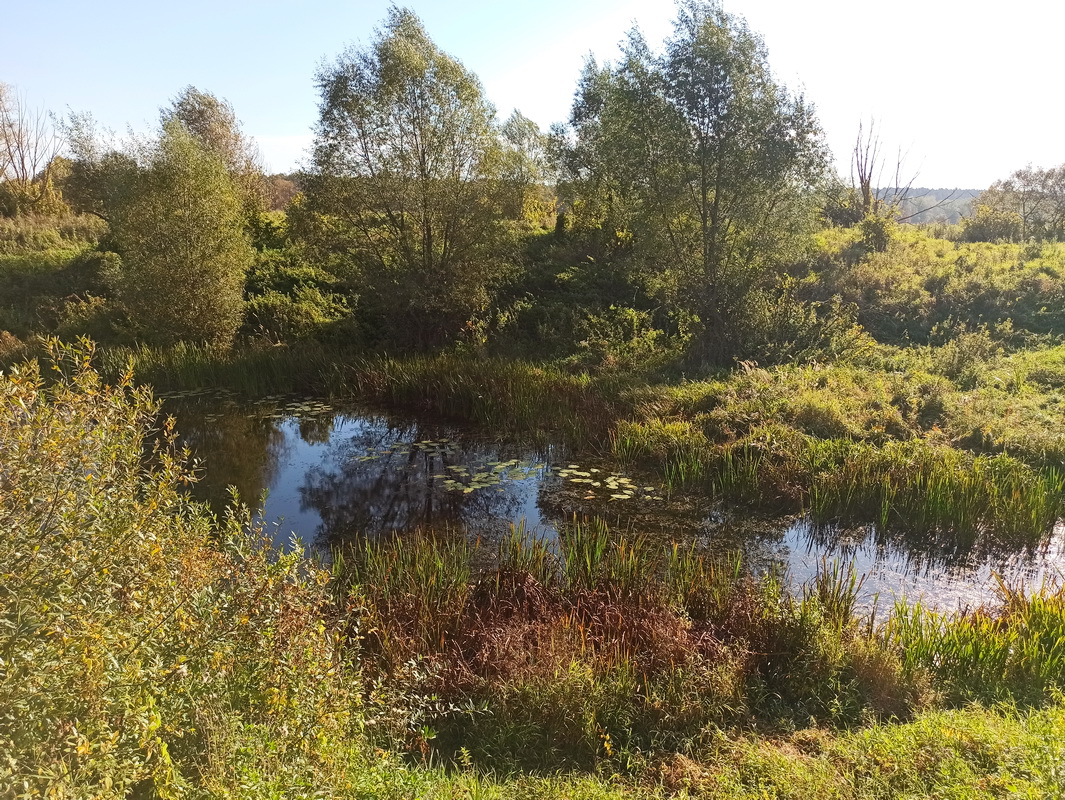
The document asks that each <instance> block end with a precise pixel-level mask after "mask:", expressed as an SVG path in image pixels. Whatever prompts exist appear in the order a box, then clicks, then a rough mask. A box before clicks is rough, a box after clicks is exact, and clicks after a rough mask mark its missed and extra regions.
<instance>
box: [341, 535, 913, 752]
mask: <svg viewBox="0 0 1065 800" xmlns="http://www.w3.org/2000/svg"><path fill="white" fill-rule="evenodd" d="M334 578H335V585H336V586H337V587H338V590H339V594H338V599H340V600H341V602H342V606H343V608H344V609H345V615H346V619H347V620H348V621H349V626H350V631H351V633H352V636H353V637H358V639H359V641H361V642H362V643H363V649H362V651H361V658H362V659H363V669H364V671H365V670H368V671H369V672H368V673H367V674H371V675H374V676H376V678H375V679H376V680H377V681H379V683H380V685H382V686H391V687H392V689H391V690H390V692H387V693H386V694H387V696H388V697H389V698H391V699H390V700H389V702H390V703H392V704H393V706H394V705H395V702H396V701H395V699H394V698H395V697H396V696H397V694H399V695H402V696H409V695H411V694H415V695H417V696H420V697H434V698H436V701H435V702H436V703H437V706H436V708H437V709H438V713H434V714H431V715H429V716H428V717H426V716H425V715H421V716H419V717H417V722H418V725H417V727H416V728H415V729H414V733H413V734H411V731H408V732H407V736H408V738H407V739H406V742H407V744H408V745H409V744H410V742H411V738H410V737H413V739H414V740H416V741H419V746H422V745H426V744H427V743H426V741H424V737H425V735H426V732H427V731H430V729H431V732H432V734H433V736H434V737H438V738H436V739H434V741H433V742H432V746H433V747H434V748H440V749H441V750H442V751H444V752H448V751H451V752H453V751H454V750H455V749H457V748H460V747H466V748H468V749H469V750H470V751H471V752H474V753H477V754H479V755H480V756H482V757H484V758H486V759H488V760H489V761H491V762H492V763H495V764H497V765H504V764H508V765H510V766H513V765H514V764H515V763H516V762H522V763H524V762H523V759H524V758H525V757H526V756H527V755H529V753H530V751H531V752H532V753H533V754H535V755H536V757H537V758H539V759H543V758H545V754H553V755H552V756H551V758H554V759H556V760H555V761H550V759H549V760H548V761H545V762H542V763H540V764H539V765H540V766H547V765H548V764H552V765H554V766H556V767H557V766H558V765H559V764H563V763H569V764H575V763H580V764H584V765H587V764H589V763H593V762H594V761H595V760H596V759H597V758H599V757H602V756H603V755H604V753H607V751H610V752H614V753H620V752H628V753H630V754H631V753H633V752H635V751H637V750H641V749H643V750H646V749H647V748H657V747H661V746H663V745H664V744H665V743H667V742H668V743H671V744H670V745H669V746H674V745H677V746H679V743H680V742H682V741H686V740H688V739H690V737H692V736H696V735H698V732H699V731H700V730H703V729H705V728H706V726H707V725H710V724H726V723H727V722H729V721H735V720H736V719H737V718H743V717H745V716H747V715H751V714H754V715H757V716H763V717H765V718H767V719H781V718H789V719H800V720H803V721H806V720H807V719H808V718H809V717H811V716H813V717H815V718H819V719H825V720H836V721H857V720H859V719H862V718H863V715H869V714H872V715H876V714H886V715H893V714H894V715H902V716H905V715H907V714H909V713H910V712H911V711H912V710H913V709H914V708H915V707H917V705H918V704H919V702H920V696H921V695H920V692H919V691H917V690H916V689H914V686H913V685H912V684H911V683H907V682H905V681H903V680H902V675H903V672H902V669H901V667H900V666H899V663H898V659H897V657H896V656H895V655H894V654H893V653H892V652H890V651H889V650H888V649H886V648H885V646H884V644H883V642H882V641H881V640H880V639H878V638H877V637H876V636H875V635H874V630H873V626H872V624H871V623H866V624H864V625H862V624H859V620H858V618H857V616H856V613H855V609H856V608H857V600H858V596H859V593H860V592H861V581H860V580H859V579H858V578H857V577H856V576H855V575H854V574H853V571H851V570H849V569H848V568H846V567H841V566H838V565H825V567H824V569H822V571H821V573H820V574H819V575H818V577H817V579H816V580H815V581H814V583H812V584H811V586H810V587H808V588H807V591H805V592H799V593H792V592H789V591H788V590H787V587H786V586H785V585H784V584H783V583H782V582H781V580H780V579H779V577H778V576H775V575H766V576H761V577H758V576H754V575H752V574H750V573H749V572H748V571H747V569H746V568H745V567H744V565H743V562H742V560H741V559H740V557H739V556H738V555H731V556H722V557H710V556H707V555H704V554H703V553H701V552H700V550H699V549H698V548H697V547H695V546H684V545H680V544H676V543H674V544H672V545H667V546H663V545H662V544H661V543H656V542H654V541H653V540H651V539H649V538H646V537H642V536H639V535H623V534H618V533H617V532H615V531H612V530H610V529H609V528H608V527H607V526H606V525H605V524H604V523H602V522H601V521H598V520H592V521H574V522H573V523H572V524H571V525H569V526H567V527H566V528H565V530H563V531H562V532H561V533H560V535H559V538H558V540H557V541H553V542H545V541H543V540H539V539H536V538H533V537H530V536H529V535H527V534H526V532H525V531H523V530H522V529H521V528H517V529H513V530H512V531H511V532H510V533H509V535H507V536H504V537H503V538H502V540H501V541H499V542H498V543H494V544H488V543H485V542H481V541H475V542H471V541H467V540H466V539H464V538H463V537H462V536H461V535H459V536H458V538H456V534H454V533H452V534H451V535H449V536H448V535H439V536H437V535H432V534H421V535H417V536H414V537H411V538H406V539H401V538H396V539H392V540H387V541H363V542H361V543H359V544H357V545H353V546H352V547H350V548H349V549H348V550H346V551H345V552H342V553H339V554H338V556H337V558H336V560H335V562H334ZM344 587H347V588H346V589H344ZM411 665H419V666H418V668H417V670H415V673H416V675H415V673H412V671H411V669H412V668H411ZM412 676H413V677H412ZM477 709H480V710H479V711H478V710H477ZM419 737H422V739H419ZM516 738H521V739H522V741H524V742H525V745H524V746H523V745H522V744H520V743H519V742H518V741H516ZM560 747H561V749H559V748H560ZM499 759H502V761H500V760H499Z"/></svg>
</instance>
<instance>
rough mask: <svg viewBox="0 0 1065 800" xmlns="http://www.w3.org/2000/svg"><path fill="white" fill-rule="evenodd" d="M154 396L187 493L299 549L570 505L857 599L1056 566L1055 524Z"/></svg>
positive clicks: (1037, 573)
mask: <svg viewBox="0 0 1065 800" xmlns="http://www.w3.org/2000/svg"><path fill="white" fill-rule="evenodd" d="M164 410H166V411H167V412H169V413H173V414H174V415H175V416H176V417H177V419H178V429H179V431H180V432H181V434H182V436H183V438H184V440H185V441H186V442H187V443H188V444H189V446H190V448H191V449H192V451H193V453H194V455H195V456H196V457H197V458H198V459H199V460H200V461H201V464H202V479H201V481H200V482H199V483H198V484H197V486H196V489H195V491H196V493H197V494H198V496H200V497H201V498H203V499H205V500H208V501H210V502H212V503H215V504H219V505H220V504H222V503H224V502H225V501H226V500H227V499H228V497H229V494H228V487H229V486H230V485H232V486H235V487H236V489H237V491H238V493H239V495H240V497H241V499H242V500H244V501H245V502H249V503H252V504H256V503H258V501H259V499H260V498H261V497H263V496H264V495H265V502H264V503H263V512H262V513H263V516H264V518H265V519H266V520H267V521H268V522H269V523H270V525H271V531H272V534H273V537H274V540H275V543H276V544H278V545H279V546H282V547H284V546H288V545H289V544H290V543H291V541H292V539H293V538H294V537H298V538H299V539H300V540H302V542H303V543H304V544H306V545H308V546H311V547H317V548H321V549H322V550H327V549H328V548H329V546H330V545H333V544H336V543H339V542H342V541H344V540H345V539H346V538H349V537H356V536H371V537H375V536H382V535H386V534H391V533H393V532H401V533H402V532H406V531H412V530H415V529H418V528H428V527H432V528H433V529H435V530H442V529H452V530H454V532H455V535H456V536H460V535H472V536H481V537H482V538H487V539H491V538H492V537H496V536H499V535H501V534H502V533H504V532H506V531H507V530H508V529H509V525H510V524H512V523H513V524H518V523H521V524H524V525H525V528H526V529H527V530H528V531H530V532H531V533H532V534H534V535H538V536H541V537H546V538H549V539H550V538H552V537H555V536H557V535H558V531H559V529H560V527H562V526H564V525H565V523H566V522H567V521H568V520H571V519H573V518H574V516H576V517H578V518H580V517H586V516H600V517H603V518H605V519H606V520H607V521H609V522H610V523H611V525H613V526H615V527H616V528H618V529H622V530H631V531H635V532H640V533H645V534H648V535H652V536H654V537H656V538H661V539H662V540H663V541H664V542H666V541H670V540H676V541H682V542H685V543H690V542H695V543H696V544H697V545H698V546H699V547H701V548H704V549H706V550H707V551H708V552H725V551H729V552H733V551H740V552H742V553H743V554H744V556H745V558H746V560H747V562H748V563H749V564H750V565H752V566H753V568H754V569H756V570H759V571H763V570H769V569H777V570H786V573H787V575H788V576H789V577H790V579H791V580H792V582H793V583H794V584H796V585H798V584H802V583H804V582H805V581H808V580H809V579H810V578H812V577H813V575H814V574H816V572H817V570H818V568H819V567H820V566H821V565H822V563H824V562H826V561H831V560H838V561H841V562H844V563H853V564H854V565H855V568H856V570H857V571H858V572H859V574H863V575H866V576H867V577H866V580H865V584H864V587H863V592H864V594H865V604H866V605H868V604H869V603H871V601H872V597H873V596H874V595H879V596H880V599H879V603H880V605H881V607H883V605H884V604H885V603H890V602H891V601H892V598H894V597H905V598H907V599H908V600H911V601H912V600H918V599H920V600H922V601H923V602H925V603H928V604H932V605H936V606H939V607H941V608H958V607H964V606H975V605H978V604H979V603H981V602H984V601H986V600H988V599H989V598H990V597H991V593H992V589H993V588H994V586H995V585H996V578H995V576H996V575H1000V576H1002V577H1003V578H1004V579H1005V580H1007V581H1009V582H1011V583H1013V584H1016V583H1017V582H1019V581H1024V582H1026V583H1028V584H1029V585H1033V584H1035V585H1038V583H1039V582H1040V581H1042V580H1051V579H1054V578H1056V577H1061V576H1062V574H1063V572H1065V530H1063V528H1062V527H1061V526H1059V527H1058V528H1057V529H1056V530H1055V531H1054V533H1053V534H1052V535H1050V536H1048V537H1047V538H1046V540H1045V541H1044V542H1042V543H1040V544H1039V546H1037V547H1034V548H1027V549H1016V548H1011V547H1010V546H1008V545H1007V544H1005V543H1002V542H998V541H995V540H994V539H993V538H991V537H986V536H978V537H975V538H972V539H959V538H958V537H956V536H952V535H945V534H936V533H930V534H925V535H913V534H908V535H903V534H900V533H898V532H891V531H878V530H876V529H875V527H873V526H865V527H861V528H857V529H840V528H837V527H831V526H829V527H826V526H816V525H813V524H812V523H810V521H809V520H807V519H804V518H801V517H800V518H794V517H790V518H779V517H778V518H771V517H765V516H760V515H758V514H754V513H752V512H750V511H749V510H744V509H737V508H731V509H729V508H722V507H721V506H718V505H715V504H713V503H711V502H710V501H708V500H706V499H705V498H698V497H693V496H690V495H682V496H678V495H670V493H669V492H668V491H667V490H666V488H665V487H664V486H662V485H661V484H660V483H659V482H656V481H655V480H653V479H648V478H647V477H646V476H639V475H636V474H631V473H626V472H625V471H623V470H618V469H617V468H615V467H614V466H612V465H611V464H609V463H608V462H605V461H597V460H595V459H589V458H587V457H584V458H578V457H577V456H574V455H573V454H570V453H567V452H566V451H565V450H564V449H563V448H562V447H559V446H551V445H548V446H539V447H535V446H529V445H527V444H525V445H523V444H521V443H516V442H507V441H501V440H499V439H496V438H492V437H490V436H487V435H485V434H483V433H477V432H474V431H472V430H470V429H469V428H463V427H460V426H454V425H447V424H442V423H439V422H432V421H425V420H416V419H412V418H409V417H402V416H395V415H386V414H382V413H375V412H370V411H366V410H356V409H347V408H346V409H337V408H334V407H332V406H330V405H328V404H326V403H323V402H321V401H308V400H291V399H285V398H264V399H262V400H260V401H257V402H254V403H249V402H247V401H242V400H239V399H238V398H236V397H235V396H231V395H225V394H219V393H213V392H212V393H186V394H183V395H171V396H169V397H168V398H167V399H166V402H165V407H164Z"/></svg>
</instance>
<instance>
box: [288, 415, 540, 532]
mask: <svg viewBox="0 0 1065 800" xmlns="http://www.w3.org/2000/svg"><path fill="white" fill-rule="evenodd" d="M441 435H447V434H445V433H443V432H441V431H439V430H429V429H426V428H424V427H422V426H419V425H408V426H393V425H390V424H388V423H387V422H384V421H381V420H376V421H373V422H371V423H369V424H366V425H365V426H364V427H362V429H361V430H359V432H358V433H356V434H355V435H354V436H352V438H351V439H349V440H348V441H346V442H344V443H343V444H342V445H339V446H337V447H336V448H335V449H334V453H333V455H334V459H333V464H334V466H333V467H331V468H330V467H325V466H322V467H315V468H313V469H311V470H309V471H308V472H307V474H306V477H305V478H304V484H303V486H301V487H300V495H301V506H302V508H303V509H304V510H308V509H313V510H314V511H316V512H317V513H318V514H319V516H321V518H322V527H321V529H320V530H319V532H318V535H319V538H321V537H329V538H337V537H343V536H351V535H363V534H365V535H371V536H372V535H377V534H380V533H384V532H390V531H396V530H407V529H411V528H416V527H423V526H427V527H432V526H437V527H445V526H447V525H463V526H466V527H469V528H473V529H476V528H478V527H481V526H484V525H486V524H491V523H493V522H496V521H499V520H509V519H513V518H514V517H516V516H518V512H519V509H520V506H521V504H522V499H521V495H520V490H519V491H515V490H514V487H513V485H512V484H504V485H502V486H499V487H487V488H483V489H477V490H475V491H473V492H469V493H463V492H460V491H453V490H447V489H445V488H444V486H443V480H442V479H440V478H438V477H435V476H437V475H441V474H445V473H446V472H447V468H448V467H449V466H456V465H461V466H466V467H468V468H469V469H471V470H472V471H476V469H478V468H480V467H481V466H483V465H484V464H485V463H486V462H488V461H491V460H499V459H501V458H503V457H504V456H503V454H502V453H501V452H500V449H499V448H496V447H489V446H485V445H476V444H469V445H466V446H462V447H454V448H451V449H449V450H447V451H443V452H441V451H438V450H434V449H432V448H429V449H427V450H423V449H419V448H416V447H415V448H408V447H406V446H405V445H406V444H408V443H410V442H418V441H425V440H429V439H433V440H435V439H436V438H438V437H439V436H441ZM397 446H398V450H397V452H392V453H383V454H381V455H379V456H377V457H376V458H373V459H371V460H360V457H362V456H365V455H366V454H368V453H371V452H373V451H374V450H381V449H385V450H388V449H390V448H393V447H397ZM498 489H503V491H498Z"/></svg>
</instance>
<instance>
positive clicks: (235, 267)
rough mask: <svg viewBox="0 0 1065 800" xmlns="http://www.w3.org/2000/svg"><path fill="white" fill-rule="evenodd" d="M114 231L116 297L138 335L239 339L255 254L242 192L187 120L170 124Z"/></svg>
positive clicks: (169, 338)
mask: <svg viewBox="0 0 1065 800" xmlns="http://www.w3.org/2000/svg"><path fill="white" fill-rule="evenodd" d="M111 230H112V235H113V237H114V241H115V244H116V247H117V248H118V250H119V252H120V253H121V255H122V264H123V267H122V272H121V274H120V276H119V285H118V295H119V298H120V300H121V301H122V303H123V305H124V306H125V308H126V311H127V313H128V314H129V316H130V319H131V321H132V322H133V324H134V325H135V326H136V328H137V331H138V334H139V335H140V336H142V337H143V338H144V339H146V340H152V341H157V342H162V343H169V342H174V341H177V340H187V341H190V342H196V341H200V342H203V341H206V342H212V343H218V344H223V345H224V344H228V343H229V342H231V341H232V339H233V335H234V334H235V333H236V331H237V328H238V327H239V326H240V322H241V317H242V315H243V308H242V302H241V301H242V294H243V286H244V276H245V273H246V272H247V270H248V268H249V267H250V265H251V259H252V250H251V247H250V245H249V244H248V242H247V239H246V238H245V236H244V232H243V225H242V218H241V199H240V195H239V193H238V192H237V191H236V189H235V187H234V184H233V182H232V179H231V178H230V176H229V174H228V173H227V171H226V169H225V166H224V165H223V163H222V162H221V161H220V160H219V159H218V158H217V157H216V156H214V155H212V154H211V153H209V152H208V151H206V150H204V149H203V148H202V146H201V145H199V144H198V143H197V142H196V140H195V139H193V138H192V137H191V136H190V135H189V134H188V133H187V132H186V131H185V130H184V128H182V127H181V126H180V125H175V124H171V123H168V124H167V125H165V126H164V128H163V131H162V134H161V136H160V138H159V141H158V142H157V143H156V144H155V145H154V147H153V148H152V150H151V152H150V154H149V155H148V158H147V163H146V164H145V166H144V168H143V169H142V170H139V171H138V172H137V176H136V179H135V182H134V185H133V188H132V190H131V193H130V195H129V197H128V198H127V199H126V201H125V202H123V203H121V204H120V205H119V206H118V208H117V209H116V210H115V212H114V217H113V219H112V220H111Z"/></svg>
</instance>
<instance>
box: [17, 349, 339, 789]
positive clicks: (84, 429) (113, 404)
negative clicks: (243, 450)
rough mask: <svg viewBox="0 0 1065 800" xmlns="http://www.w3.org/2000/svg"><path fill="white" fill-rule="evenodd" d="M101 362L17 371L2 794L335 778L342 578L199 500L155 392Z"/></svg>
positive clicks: (73, 358) (243, 519) (84, 359)
mask: <svg viewBox="0 0 1065 800" xmlns="http://www.w3.org/2000/svg"><path fill="white" fill-rule="evenodd" d="M90 356H91V350H90V349H89V348H88V347H87V346H73V347H67V346H62V345H59V344H57V343H52V345H51V359H52V364H51V368H50V370H46V372H48V373H49V374H48V376H47V379H46V377H45V376H44V375H42V371H41V368H40V367H39V366H38V364H37V362H30V363H28V364H25V365H22V366H20V367H18V368H16V369H12V370H10V371H9V372H8V373H6V374H0V520H2V524H3V530H4V533H5V535H4V536H3V537H0V753H2V754H3V758H0V796H4V797H28V796H35V797H36V796H43V795H45V794H47V795H48V796H61V797H62V796H129V795H130V794H131V793H132V794H135V795H137V796H158V797H170V796H178V795H187V794H188V793H189V790H192V791H193V792H194V793H195V792H196V790H200V791H205V792H207V793H222V794H225V793H227V792H232V791H234V790H238V789H237V787H238V786H241V785H243V786H244V787H245V788H247V785H248V784H247V781H248V780H249V779H254V776H255V775H259V776H272V777H271V778H270V781H271V782H273V783H274V784H276V783H277V782H278V781H279V780H280V782H281V783H284V784H285V785H286V787H287V788H286V791H296V786H295V785H294V784H301V783H302V784H303V785H304V786H307V785H316V784H320V783H321V782H322V776H321V774H320V769H319V767H320V765H321V764H322V763H324V762H323V761H322V757H321V754H322V753H326V752H330V751H331V750H332V749H335V745H333V744H330V742H334V743H337V742H343V741H348V742H350V741H352V740H351V739H350V738H349V737H348V736H347V729H348V727H349V724H350V721H349V720H348V719H347V716H346V714H347V712H346V710H345V709H348V708H350V707H351V705H352V704H351V703H349V702H348V699H349V697H350V693H351V691H352V687H354V685H355V682H354V681H353V680H351V676H350V675H345V674H344V670H343V668H342V666H341V663H340V661H339V660H338V659H337V658H336V653H337V642H336V641H335V640H334V639H333V638H331V636H330V635H329V634H328V633H327V631H326V628H325V626H324V624H323V622H322V618H321V615H320V613H319V611H318V610H319V609H320V608H322V607H323V603H325V602H326V598H327V595H326V592H327V583H326V577H325V575H324V574H323V573H322V572H320V571H319V570H317V569H316V568H314V567H312V566H309V565H308V564H307V562H306V561H303V560H302V556H300V555H299V554H293V555H291V556H283V557H278V556H277V555H276V554H273V553H271V551H270V550H269V548H268V546H267V545H266V544H265V538H264V537H262V536H259V535H256V530H257V529H256V526H254V525H253V524H251V520H250V518H249V516H248V515H247V513H240V512H235V511H234V512H231V513H230V514H229V516H228V518H227V519H226V520H224V521H223V522H221V523H219V522H217V521H216V520H214V519H213V518H212V517H210V516H209V515H208V514H207V513H206V512H205V511H204V510H203V509H201V508H200V507H198V506H196V505H194V504H192V503H191V502H190V501H189V500H188V499H187V497H186V495H185V493H183V492H182V491H181V487H182V485H183V484H184V483H186V482H187V481H189V480H190V476H189V474H188V472H186V471H185V469H184V466H183V457H182V454H181V453H179V452H177V451H176V450H175V448H174V446H173V439H172V437H171V436H170V435H169V431H168V429H167V428H166V427H165V426H164V428H163V429H162V430H155V429H153V424H154V420H155V419H156V412H157V408H156V406H155V404H154V403H153V401H152V399H151V397H150V395H149V394H148V392H147V391H146V390H144V389H136V388H134V387H133V386H132V384H131V380H130V376H129V375H128V374H127V375H126V376H124V377H123V378H122V379H121V380H119V381H118V382H117V383H116V385H114V386H108V385H105V384H104V383H103V381H102V380H101V378H100V376H99V375H98V374H97V373H96V372H95V371H94V370H93V369H92V368H91V367H90V363H89V362H90ZM153 441H154V442H155V443H154V444H153ZM259 533H261V531H259ZM281 764H284V767H283V768H281ZM249 776H251V777H249ZM282 778H283V780H282ZM255 780H257V779H255ZM279 788H285V787H279ZM238 791H239V790H238ZM282 793H284V792H282Z"/></svg>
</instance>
